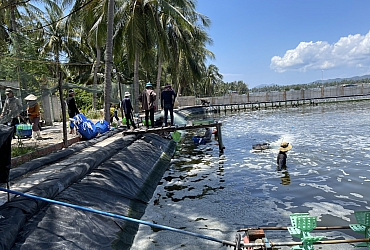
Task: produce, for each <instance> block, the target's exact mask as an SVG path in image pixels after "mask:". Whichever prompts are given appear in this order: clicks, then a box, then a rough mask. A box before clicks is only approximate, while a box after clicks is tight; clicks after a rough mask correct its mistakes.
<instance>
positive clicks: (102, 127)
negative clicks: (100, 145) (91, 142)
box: [95, 120, 110, 134]
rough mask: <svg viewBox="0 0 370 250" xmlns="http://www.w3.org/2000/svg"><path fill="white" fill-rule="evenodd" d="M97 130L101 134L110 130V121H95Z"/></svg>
mask: <svg viewBox="0 0 370 250" xmlns="http://www.w3.org/2000/svg"><path fill="white" fill-rule="evenodd" d="M95 127H96V132H97V133H99V134H104V133H105V132H108V131H109V130H110V125H109V122H107V121H106V120H100V121H97V122H96V123H95Z"/></svg>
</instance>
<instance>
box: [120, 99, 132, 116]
mask: <svg viewBox="0 0 370 250" xmlns="http://www.w3.org/2000/svg"><path fill="white" fill-rule="evenodd" d="M122 108H123V112H124V113H125V114H131V112H132V110H133V108H132V104H131V100H130V98H128V97H125V98H123V100H122Z"/></svg>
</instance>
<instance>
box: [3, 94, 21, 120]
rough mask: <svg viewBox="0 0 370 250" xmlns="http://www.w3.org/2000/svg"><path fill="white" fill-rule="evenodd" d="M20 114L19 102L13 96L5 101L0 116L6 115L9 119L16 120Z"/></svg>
mask: <svg viewBox="0 0 370 250" xmlns="http://www.w3.org/2000/svg"><path fill="white" fill-rule="evenodd" d="M21 112H22V104H21V101H20V100H19V99H18V98H17V97H15V96H13V97H10V98H9V97H8V98H6V99H5V103H4V107H3V111H2V113H1V114H2V115H4V116H5V115H7V116H8V117H9V118H10V119H12V118H16V117H18V116H19V114H20V113H21Z"/></svg>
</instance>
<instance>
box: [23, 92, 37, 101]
mask: <svg viewBox="0 0 370 250" xmlns="http://www.w3.org/2000/svg"><path fill="white" fill-rule="evenodd" d="M24 100H26V101H36V100H37V96H35V95H33V94H30V95H28V96H26V98H24Z"/></svg>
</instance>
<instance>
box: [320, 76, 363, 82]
mask: <svg viewBox="0 0 370 250" xmlns="http://www.w3.org/2000/svg"><path fill="white" fill-rule="evenodd" d="M366 78H370V75H363V76H353V77H349V78H335V79H328V80H324V82H341V81H344V80H347V81H350V80H354V81H356V80H362V79H366ZM316 82H321V80H317V81H316Z"/></svg>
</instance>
